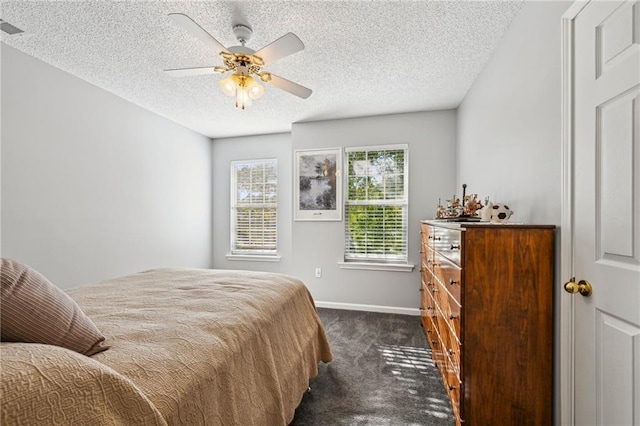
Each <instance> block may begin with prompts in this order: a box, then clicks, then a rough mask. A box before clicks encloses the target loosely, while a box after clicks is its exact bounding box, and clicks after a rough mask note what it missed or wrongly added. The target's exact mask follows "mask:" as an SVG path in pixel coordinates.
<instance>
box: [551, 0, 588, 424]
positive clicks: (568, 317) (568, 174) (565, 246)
mask: <svg viewBox="0 0 640 426" xmlns="http://www.w3.org/2000/svg"><path fill="white" fill-rule="evenodd" d="M590 1H591V0H586V1H584V0H577V1H576V2H574V3H573V4H572V5H571V6H570V7H569V9H567V11H566V12H565V13H564V14H563V15H562V18H561V31H562V46H561V75H562V77H561V78H562V80H561V93H562V104H561V105H562V110H561V119H560V120H561V128H562V194H561V198H562V201H561V203H562V206H561V222H560V223H561V225H560V275H559V278H560V284H563V283H564V282H565V281H566V280H568V279H569V278H570V277H572V276H573V273H574V255H575V252H574V245H573V239H574V208H575V206H574V179H573V177H574V176H573V172H574V162H575V158H574V144H575V141H574V131H573V119H574V101H573V95H574V92H573V87H574V78H573V71H574V60H573V59H574V42H575V40H574V24H575V19H576V17H577V16H578V15H579V14H580V12H581V11H582V10H583V9H584V8H585V7H586V6H587V4H589V3H590ZM558 291H559V292H560V294H561V296H560V303H559V308H560V310H559V314H558V320H559V336H558V337H559V338H558V339H557V340H556V342H558V346H559V353H558V354H559V364H556V365H559V371H558V376H559V380H560V383H559V389H558V390H559V392H560V398H559V399H558V398H557V397H556V401H557V402H556V403H558V401H559V410H560V413H559V415H556V418H557V419H558V418H559V420H560V424H561V425H574V424H575V417H574V410H575V394H574V392H575V390H574V386H573V384H574V373H575V372H574V368H573V357H574V345H575V341H574V329H573V326H574V321H573V314H574V300H575V298H574V297H571V296H570V295H569V294H566V293H565V292H563V291H562V288H560V289H558Z"/></svg>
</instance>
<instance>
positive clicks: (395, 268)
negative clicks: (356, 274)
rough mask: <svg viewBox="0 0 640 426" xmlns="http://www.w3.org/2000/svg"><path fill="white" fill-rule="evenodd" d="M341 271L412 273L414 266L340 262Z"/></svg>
mask: <svg viewBox="0 0 640 426" xmlns="http://www.w3.org/2000/svg"><path fill="white" fill-rule="evenodd" d="M338 266H339V267H340V268H341V269H364V270H368V271H392V272H411V271H413V268H414V265H410V264H395V263H370V262H338Z"/></svg>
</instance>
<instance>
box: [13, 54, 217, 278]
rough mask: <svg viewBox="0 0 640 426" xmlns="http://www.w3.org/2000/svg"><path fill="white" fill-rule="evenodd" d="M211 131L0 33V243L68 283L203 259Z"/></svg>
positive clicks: (207, 257)
mask: <svg viewBox="0 0 640 426" xmlns="http://www.w3.org/2000/svg"><path fill="white" fill-rule="evenodd" d="M210 158H211V141H210V140H209V139H208V138H206V137H204V136H201V135H199V134H196V133H194V132H192V131H190V130H187V129H185V128H183V127H181V126H178V125H176V124H174V123H172V122H170V121H168V120H166V119H164V118H162V117H160V116H158V115H155V114H153V113H151V112H149V111H147V110H144V109H142V108H140V107H138V106H135V105H133V104H131V103H129V102H127V101H125V100H123V99H121V98H119V97H117V96H115V95H113V94H111V93H109V92H106V91H104V90H102V89H99V88H97V87H95V86H93V85H91V84H89V83H87V82H85V81H83V80H80V79H78V78H76V77H73V76H71V75H69V74H67V73H65V72H63V71H61V70H59V69H57V68H54V67H52V66H50V65H47V64H45V63H43V62H41V61H39V60H36V59H34V58H32V57H30V56H28V55H25V54H23V53H21V52H19V51H17V50H15V49H13V48H11V47H9V46H6V45H2V159H1V161H2V163H1V165H2V170H1V174H2V179H1V183H2V188H1V191H2V192H1V194H2V207H1V208H2V239H1V244H0V246H1V247H2V255H3V256H5V257H11V258H15V259H19V260H22V261H24V262H26V263H28V264H30V265H32V266H33V267H34V268H36V269H37V270H39V271H40V272H42V273H43V274H44V275H45V276H47V277H49V278H50V279H51V280H52V281H53V282H54V283H55V284H57V285H58V286H60V287H63V288H68V287H74V286H77V285H82V284H85V283H90V282H95V281H100V280H103V279H107V278H111V277H115V276H118V275H122V274H126V273H131V272H135V271H139V270H143V269H148V268H153V267H163V266H190V267H209V266H210V264H211V164H210Z"/></svg>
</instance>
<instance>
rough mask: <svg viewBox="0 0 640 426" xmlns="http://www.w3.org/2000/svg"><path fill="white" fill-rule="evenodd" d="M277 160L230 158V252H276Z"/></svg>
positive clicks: (266, 253) (239, 253)
mask: <svg viewBox="0 0 640 426" xmlns="http://www.w3.org/2000/svg"><path fill="white" fill-rule="evenodd" d="M277 170H278V160H276V159H269V160H246V161H232V162H231V255H276V249H277V242H278V230H277V216H278V215H277V202H278V194H277V189H278V188H277V187H278V185H277Z"/></svg>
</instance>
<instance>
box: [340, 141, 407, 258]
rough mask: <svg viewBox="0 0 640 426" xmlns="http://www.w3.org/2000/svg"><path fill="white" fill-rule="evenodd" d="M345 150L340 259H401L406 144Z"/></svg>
mask: <svg viewBox="0 0 640 426" xmlns="http://www.w3.org/2000/svg"><path fill="white" fill-rule="evenodd" d="M345 151H346V162H347V167H346V169H347V183H346V185H347V190H346V192H347V194H346V197H345V262H349V261H351V262H376V263H407V211H408V207H409V203H408V186H407V185H408V147H407V145H387V146H376V147H361V148H347V149H346V150H345Z"/></svg>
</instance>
